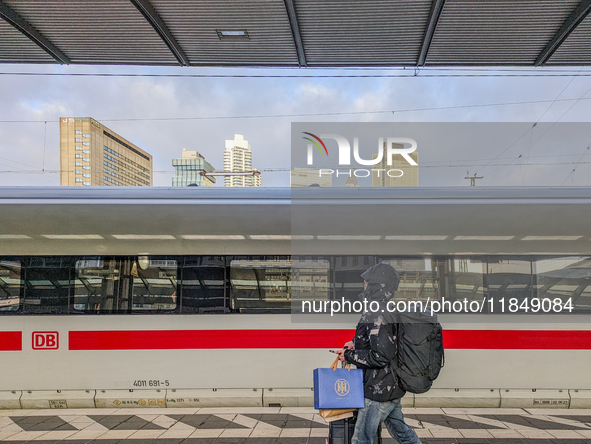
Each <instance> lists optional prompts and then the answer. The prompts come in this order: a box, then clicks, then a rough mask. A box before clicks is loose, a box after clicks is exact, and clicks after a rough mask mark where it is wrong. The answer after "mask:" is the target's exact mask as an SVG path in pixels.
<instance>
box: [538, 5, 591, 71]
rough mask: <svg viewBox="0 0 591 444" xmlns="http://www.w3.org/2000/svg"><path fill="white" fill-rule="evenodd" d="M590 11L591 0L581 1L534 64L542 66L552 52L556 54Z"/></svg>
mask: <svg viewBox="0 0 591 444" xmlns="http://www.w3.org/2000/svg"><path fill="white" fill-rule="evenodd" d="M589 12H591V0H583V1H582V2H581V3H579V4H578V6H577V7H576V8H575V10H574V11H573V12H572V14H571V15H570V16H569V17H568V18H567V19H566V21H565V22H564V23H563V24H562V26H561V27H560V29H559V30H558V32H557V33H556V34H554V37H552V40H550V42H549V43H548V44H547V45H546V47H545V48H544V49H543V51H542V52H541V53H540V55H539V56H538V58H537V59H536V61H535V62H534V65H535V66H541V65H543V64H545V63H546V62H547V61H548V59H549V58H550V57H552V54H554V52H556V50H557V49H558V48H560V45H562V43H563V42H564V41H565V40H566V39H567V37H568V36H569V35H570V33H571V32H573V31H574V30H575V29H576V27H577V26H579V23H581V22H582V21H583V20H584V19H585V17H587V15H589Z"/></svg>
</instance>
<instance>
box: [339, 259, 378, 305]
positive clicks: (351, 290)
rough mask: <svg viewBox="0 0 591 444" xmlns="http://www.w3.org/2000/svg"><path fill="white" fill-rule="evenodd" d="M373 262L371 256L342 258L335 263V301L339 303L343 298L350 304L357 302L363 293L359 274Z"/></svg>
mask: <svg viewBox="0 0 591 444" xmlns="http://www.w3.org/2000/svg"><path fill="white" fill-rule="evenodd" d="M374 262H375V259H374V257H373V256H342V257H341V258H340V260H339V261H335V270H334V287H335V299H336V300H338V301H340V300H341V299H342V298H345V300H348V301H352V302H354V301H356V300H358V296H359V294H360V293H361V292H362V291H363V278H362V277H361V274H362V273H363V272H364V271H365V270H367V269H368V268H369V267H370V266H371V265H373V264H374ZM368 264H371V265H368Z"/></svg>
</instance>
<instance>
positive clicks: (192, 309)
mask: <svg viewBox="0 0 591 444" xmlns="http://www.w3.org/2000/svg"><path fill="white" fill-rule="evenodd" d="M182 273H183V275H182V281H180V282H179V283H180V286H181V293H182V298H183V299H182V305H183V308H182V312H183V313H225V312H226V311H227V308H226V307H227V304H226V301H225V289H226V285H225V283H226V264H225V260H224V257H223V256H197V257H186V258H185V260H184V265H183V271H182Z"/></svg>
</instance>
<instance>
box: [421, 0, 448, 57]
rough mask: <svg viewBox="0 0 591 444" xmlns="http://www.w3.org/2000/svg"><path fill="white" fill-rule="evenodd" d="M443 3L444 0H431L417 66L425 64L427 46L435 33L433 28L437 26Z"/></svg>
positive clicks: (427, 51)
mask: <svg viewBox="0 0 591 444" xmlns="http://www.w3.org/2000/svg"><path fill="white" fill-rule="evenodd" d="M444 3H445V0H433V3H432V6H431V12H430V13H429V20H428V21H427V27H426V28H425V34H424V35H423V43H422V45H421V52H420V54H419V59H418V61H417V66H425V62H426V61H427V54H428V53H429V47H430V46H431V41H432V40H433V35H434V34H435V29H436V28H437V23H438V22H439V17H440V16H441V11H442V10H443V4H444Z"/></svg>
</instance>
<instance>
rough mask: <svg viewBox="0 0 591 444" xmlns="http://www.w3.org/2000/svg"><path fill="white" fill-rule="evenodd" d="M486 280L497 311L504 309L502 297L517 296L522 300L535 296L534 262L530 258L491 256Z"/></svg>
mask: <svg viewBox="0 0 591 444" xmlns="http://www.w3.org/2000/svg"><path fill="white" fill-rule="evenodd" d="M486 281H487V287H488V295H489V297H490V298H491V299H492V300H493V301H494V312H495V313H500V312H501V311H502V305H501V303H500V299H501V298H505V300H508V299H511V298H517V300H518V301H520V302H521V301H523V300H524V299H526V298H527V299H530V298H531V297H532V296H533V279H532V264H531V261H529V260H518V259H505V258H494V257H489V258H488V273H487V275H486Z"/></svg>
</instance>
